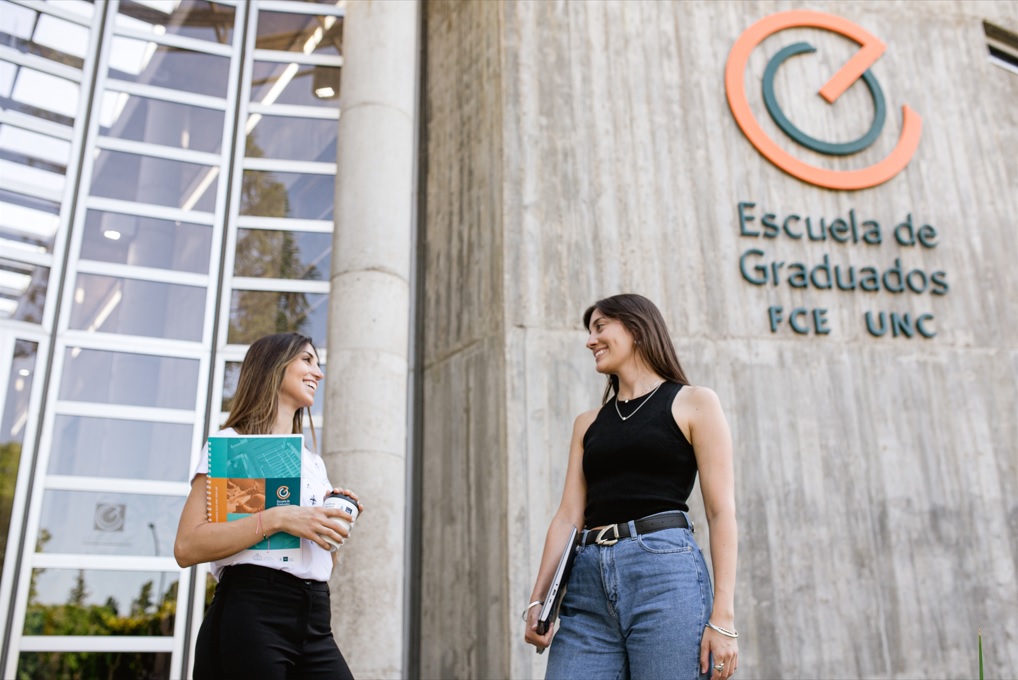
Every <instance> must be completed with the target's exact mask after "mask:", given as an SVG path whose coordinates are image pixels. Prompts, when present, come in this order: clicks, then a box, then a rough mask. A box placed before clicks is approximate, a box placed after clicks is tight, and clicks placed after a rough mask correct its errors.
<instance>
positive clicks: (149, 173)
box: [92, 151, 218, 212]
mask: <svg viewBox="0 0 1018 680" xmlns="http://www.w3.org/2000/svg"><path fill="white" fill-rule="evenodd" d="M216 171H217V169H216V168H210V167H208V166H206V165H197V164H194V163H183V162H181V161H171V160H166V159H164V158H152V157H151V156H138V155H136V154H132V153H122V152H120V151H100V152H99V157H98V158H97V159H96V162H95V169H94V171H93V173H92V195H93V196H102V197H104V198H116V199H120V200H123V201H135V202H137V203H151V204H154V205H163V206H167V207H170V208H183V209H184V210H201V211H205V212H212V210H213V209H214V208H215V203H216V190H217V187H218V182H214V181H207V180H208V177H209V176H210V173H213V172H216Z"/></svg>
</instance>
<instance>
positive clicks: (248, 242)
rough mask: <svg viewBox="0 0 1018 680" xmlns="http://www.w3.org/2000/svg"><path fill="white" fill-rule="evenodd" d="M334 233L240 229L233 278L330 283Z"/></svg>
mask: <svg viewBox="0 0 1018 680" xmlns="http://www.w3.org/2000/svg"><path fill="white" fill-rule="evenodd" d="M331 257H332V234H316V233H308V232H303V231H269V230H265V229H239V230H238V231H237V256H236V258H235V261H234V270H233V271H234V275H236V276H251V277H258V278H268V279H300V280H304V281H327V280H328V278H329V266H330V262H331Z"/></svg>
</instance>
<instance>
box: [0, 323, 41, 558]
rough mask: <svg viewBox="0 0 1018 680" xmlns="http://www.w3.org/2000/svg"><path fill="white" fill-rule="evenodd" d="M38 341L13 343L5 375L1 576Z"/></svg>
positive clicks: (0, 425)
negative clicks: (12, 359) (9, 364)
mask: <svg viewBox="0 0 1018 680" xmlns="http://www.w3.org/2000/svg"><path fill="white" fill-rule="evenodd" d="M38 350H39V345H38V344H37V343H34V342H28V341H27V340H18V341H17V342H16V343H15V344H14V361H13V363H12V364H11V373H10V375H9V376H7V397H6V399H5V400H4V412H3V419H2V420H0V577H2V576H3V571H4V556H5V555H6V554H7V534H8V532H9V531H10V528H11V512H12V510H13V508H14V485H15V482H16V481H17V479H18V468H19V467H20V466H21V465H20V461H21V449H22V445H23V444H24V442H25V424H26V423H27V422H28V417H29V415H30V414H29V412H28V400H29V397H30V396H31V395H32V385H34V384H35V372H36V363H35V359H36V355H37V353H38Z"/></svg>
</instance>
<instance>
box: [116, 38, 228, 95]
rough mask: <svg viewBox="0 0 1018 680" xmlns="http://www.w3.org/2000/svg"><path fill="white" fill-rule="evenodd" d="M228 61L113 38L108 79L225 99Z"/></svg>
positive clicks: (178, 49) (173, 48)
mask: <svg viewBox="0 0 1018 680" xmlns="http://www.w3.org/2000/svg"><path fill="white" fill-rule="evenodd" d="M229 76H230V58H229V57H220V56H217V55H214V54H205V53H204V52H194V51H192V50H184V49H180V48H178V47H168V46H166V45H158V44H156V43H154V42H149V41H147V40H136V39H135V38H125V37H123V36H114V38H113V43H112V46H111V49H110V77H111V78H116V79H118V80H126V81H127V82H131V83H142V84H145V85H155V86H157V87H166V88H169V89H171V90H182V91H184V92H194V93H196V94H207V95H210V96H213V97H226V90H227V85H228V84H229Z"/></svg>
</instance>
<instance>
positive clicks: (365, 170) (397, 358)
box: [323, 0, 418, 678]
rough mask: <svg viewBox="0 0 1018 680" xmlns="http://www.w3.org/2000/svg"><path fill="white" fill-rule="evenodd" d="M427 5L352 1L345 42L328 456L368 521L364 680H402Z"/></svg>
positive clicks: (352, 545) (350, 637) (358, 582)
mask: <svg viewBox="0 0 1018 680" xmlns="http://www.w3.org/2000/svg"><path fill="white" fill-rule="evenodd" d="M417 12H418V3H417V2H416V1H413V2H371V1H370V0H352V1H351V2H349V3H348V4H347V13H346V19H345V22H346V25H345V26H344V35H343V57H344V60H345V61H344V66H343V77H342V84H341V88H342V89H341V92H340V107H341V109H342V116H341V118H340V122H339V133H338V134H339V137H338V145H337V146H338V150H337V162H338V169H337V173H336V211H335V219H336V229H335V236H334V246H333V249H334V253H333V258H332V277H331V281H332V292H331V298H330V309H329V311H330V316H329V334H328V336H329V337H328V350H329V351H328V365H327V367H326V373H327V378H326V381H325V386H326V391H325V395H326V401H325V408H326V412H325V426H324V430H325V432H324V438H323V439H324V441H323V451H324V457H325V461H326V465H327V466H328V468H329V475H330V479H331V480H332V481H333V483H334V484H340V485H344V486H349V487H350V488H352V489H355V490H356V491H357V492H358V493H359V494H360V496H361V499H362V500H363V502H364V505H365V513H364V516H363V517H362V518H361V519H360V520H359V521H358V522H357V527H356V531H355V532H354V535H353V538H352V540H351V541H350V542H349V543H347V545H346V546H344V547H343V548H342V549H341V551H340V555H341V559H340V563H339V566H338V567H337V569H336V570H335V571H334V572H333V577H332V592H333V597H332V612H333V613H332V617H333V627H334V630H335V631H336V638H337V640H338V642H339V645H340V648H341V649H342V650H343V653H344V655H345V656H346V659H347V661H348V662H349V664H350V667H351V669H352V670H353V673H354V675H355V676H357V677H369V678H396V677H400V676H401V675H402V671H403V668H402V666H403V644H404V641H403V618H404V611H403V609H404V607H403V589H404V573H405V568H404V564H405V560H404V553H405V546H404V543H405V520H404V516H405V506H406V499H405V487H406V467H407V465H406V458H407V437H406V433H407V427H406V423H407V370H408V335H409V320H410V262H411V253H412V237H411V224H412V208H413V191H414V187H413V176H414V173H413V163H414V149H413V145H414V125H415V122H414V118H415V102H416V61H417Z"/></svg>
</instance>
